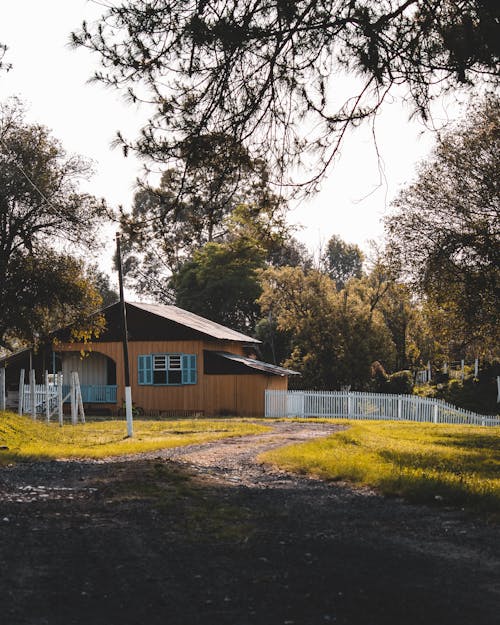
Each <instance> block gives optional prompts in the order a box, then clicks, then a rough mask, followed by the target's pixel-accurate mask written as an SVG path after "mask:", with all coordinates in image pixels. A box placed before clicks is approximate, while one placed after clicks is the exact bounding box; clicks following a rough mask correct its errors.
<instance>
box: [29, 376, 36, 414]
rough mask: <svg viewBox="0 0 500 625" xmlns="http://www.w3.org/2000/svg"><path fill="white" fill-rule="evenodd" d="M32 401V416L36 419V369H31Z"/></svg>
mask: <svg viewBox="0 0 500 625" xmlns="http://www.w3.org/2000/svg"><path fill="white" fill-rule="evenodd" d="M30 403H31V406H30V409H31V416H32V417H33V419H36V377H35V370H34V369H30Z"/></svg>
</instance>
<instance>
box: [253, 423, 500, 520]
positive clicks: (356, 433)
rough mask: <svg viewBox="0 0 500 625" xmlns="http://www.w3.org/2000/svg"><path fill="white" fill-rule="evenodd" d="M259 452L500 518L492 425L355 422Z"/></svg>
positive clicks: (499, 470) (290, 464) (497, 431)
mask: <svg viewBox="0 0 500 625" xmlns="http://www.w3.org/2000/svg"><path fill="white" fill-rule="evenodd" d="M260 459H261V460H262V461H264V462H270V463H272V464H275V465H277V466H279V467H281V468H285V469H288V470H292V471H296V472H299V473H303V472H304V471H306V472H308V473H310V474H314V475H319V476H321V477H323V478H326V479H331V480H348V481H350V482H352V483H354V484H361V485H368V486H370V487H372V488H375V489H377V490H378V491H379V492H381V493H383V494H386V495H391V496H395V495H397V496H402V497H405V498H406V499H408V500H410V501H414V502H426V503H429V502H432V503H438V504H439V503H443V504H445V505H456V506H461V507H462V506H463V507H467V508H469V509H471V510H474V511H477V512H480V513H484V514H485V515H488V516H490V517H492V518H497V517H500V477H499V476H500V428H498V427H495V428H487V429H486V428H484V427H483V428H482V427H479V426H476V427H475V426H453V425H433V424H419V423H394V422H381V421H378V422H377V421H373V422H363V423H359V422H353V423H352V425H351V427H350V429H349V431H348V432H339V433H336V434H333V435H332V436H330V437H328V438H326V439H317V440H314V441H311V442H308V443H303V444H299V445H292V446H289V447H285V448H281V449H277V450H272V451H270V452H267V453H265V454H262V455H261V456H260Z"/></svg>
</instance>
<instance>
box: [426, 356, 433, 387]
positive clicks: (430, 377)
mask: <svg viewBox="0 0 500 625" xmlns="http://www.w3.org/2000/svg"><path fill="white" fill-rule="evenodd" d="M431 379H432V369H431V361H430V360H428V361H427V382H430V381H431Z"/></svg>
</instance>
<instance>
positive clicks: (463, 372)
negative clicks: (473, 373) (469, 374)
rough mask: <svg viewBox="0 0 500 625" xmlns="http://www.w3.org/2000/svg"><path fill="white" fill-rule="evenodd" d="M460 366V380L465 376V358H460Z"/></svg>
mask: <svg viewBox="0 0 500 625" xmlns="http://www.w3.org/2000/svg"><path fill="white" fill-rule="evenodd" d="M460 368H461V370H462V374H461V375H462V381H463V379H464V378H465V360H464V359H463V358H462V360H461V361H460Z"/></svg>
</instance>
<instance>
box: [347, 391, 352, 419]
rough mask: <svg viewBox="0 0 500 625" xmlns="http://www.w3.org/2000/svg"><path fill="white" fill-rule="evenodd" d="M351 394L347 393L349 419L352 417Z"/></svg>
mask: <svg viewBox="0 0 500 625" xmlns="http://www.w3.org/2000/svg"><path fill="white" fill-rule="evenodd" d="M351 412H352V410H351V393H350V391H347V417H348V418H349V417H350V416H351Z"/></svg>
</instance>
